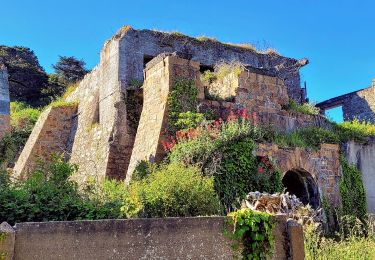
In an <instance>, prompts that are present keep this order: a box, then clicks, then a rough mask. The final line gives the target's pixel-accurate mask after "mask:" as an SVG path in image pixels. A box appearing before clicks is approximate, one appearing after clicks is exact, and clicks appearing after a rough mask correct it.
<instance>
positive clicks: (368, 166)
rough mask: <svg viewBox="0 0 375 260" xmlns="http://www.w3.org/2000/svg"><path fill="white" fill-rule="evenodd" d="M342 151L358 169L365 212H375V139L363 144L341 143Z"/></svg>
mask: <svg viewBox="0 0 375 260" xmlns="http://www.w3.org/2000/svg"><path fill="white" fill-rule="evenodd" d="M343 152H344V153H345V158H346V160H347V161H348V162H349V163H353V164H354V165H355V166H357V168H358V169H359V170H360V172H361V174H362V180H363V185H364V186H365V191H366V200H367V212H369V213H373V214H375V164H374V158H375V140H369V141H368V142H367V143H364V144H358V143H355V142H353V141H350V142H347V143H346V144H344V145H343Z"/></svg>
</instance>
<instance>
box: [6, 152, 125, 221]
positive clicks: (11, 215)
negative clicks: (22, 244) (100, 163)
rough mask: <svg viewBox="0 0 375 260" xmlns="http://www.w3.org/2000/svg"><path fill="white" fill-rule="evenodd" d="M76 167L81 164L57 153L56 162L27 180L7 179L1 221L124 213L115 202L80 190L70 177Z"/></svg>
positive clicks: (65, 218)
mask: <svg viewBox="0 0 375 260" xmlns="http://www.w3.org/2000/svg"><path fill="white" fill-rule="evenodd" d="M76 170H77V166H75V165H71V164H68V163H65V162H63V160H62V159H61V158H58V157H56V158H54V159H53V163H51V164H50V165H47V166H45V167H43V169H40V170H37V171H35V172H34V173H33V174H32V176H31V177H30V178H29V179H28V180H26V181H23V182H18V183H11V182H9V181H7V182H5V181H3V183H2V184H1V185H2V186H1V189H0V221H6V222H8V223H10V224H14V223H17V222H30V221H38V222H39V221H52V220H76V219H101V218H117V217H121V216H122V213H121V212H120V206H118V207H117V208H116V207H113V205H114V203H109V202H108V201H104V202H101V201H99V200H93V199H89V197H88V196H84V195H82V194H81V193H80V192H79V191H78V185H77V183H75V182H73V181H71V180H69V177H70V176H71V175H72V174H73V173H74V172H75V171H76ZM3 174H5V173H3ZM1 179H6V178H1Z"/></svg>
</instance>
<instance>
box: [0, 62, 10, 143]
mask: <svg viewBox="0 0 375 260" xmlns="http://www.w3.org/2000/svg"><path fill="white" fill-rule="evenodd" d="M9 104H10V100H9V82H8V71H7V68H6V67H5V66H4V65H3V64H2V63H0V139H1V138H3V136H4V135H5V134H6V133H7V132H9V131H10V108H9Z"/></svg>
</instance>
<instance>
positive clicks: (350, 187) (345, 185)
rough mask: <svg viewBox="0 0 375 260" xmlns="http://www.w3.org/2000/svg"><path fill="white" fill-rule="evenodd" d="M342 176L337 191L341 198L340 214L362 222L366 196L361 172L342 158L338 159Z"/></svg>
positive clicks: (364, 213)
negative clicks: (353, 217)
mask: <svg viewBox="0 0 375 260" xmlns="http://www.w3.org/2000/svg"><path fill="white" fill-rule="evenodd" d="M340 162H341V167H342V176H341V179H340V181H339V190H340V194H341V197H342V214H343V215H352V216H356V217H357V218H358V219H361V220H363V218H364V217H365V216H366V212H367V210H366V194H365V188H364V186H363V181H362V176H361V172H360V171H359V170H358V169H357V167H356V166H355V165H353V164H349V163H348V162H347V161H346V160H345V158H344V156H341V157H340Z"/></svg>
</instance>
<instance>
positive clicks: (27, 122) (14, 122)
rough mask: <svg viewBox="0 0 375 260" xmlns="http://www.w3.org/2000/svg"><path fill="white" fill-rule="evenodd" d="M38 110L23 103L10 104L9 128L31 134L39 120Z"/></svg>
mask: <svg viewBox="0 0 375 260" xmlns="http://www.w3.org/2000/svg"><path fill="white" fill-rule="evenodd" d="M40 112H41V111H40V110H39V109H36V108H32V107H30V106H28V105H27V104H26V103H23V102H10V118H11V126H12V128H16V129H23V130H28V131H30V132H31V130H32V128H33V127H34V125H35V123H36V121H37V120H38V118H39V115H40Z"/></svg>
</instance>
